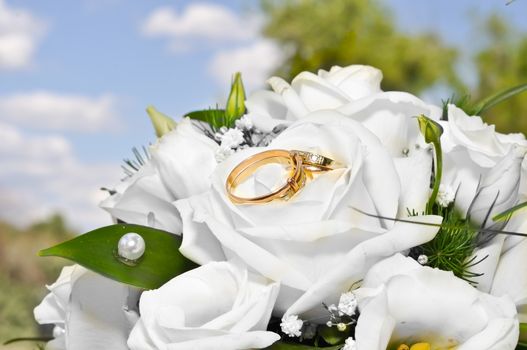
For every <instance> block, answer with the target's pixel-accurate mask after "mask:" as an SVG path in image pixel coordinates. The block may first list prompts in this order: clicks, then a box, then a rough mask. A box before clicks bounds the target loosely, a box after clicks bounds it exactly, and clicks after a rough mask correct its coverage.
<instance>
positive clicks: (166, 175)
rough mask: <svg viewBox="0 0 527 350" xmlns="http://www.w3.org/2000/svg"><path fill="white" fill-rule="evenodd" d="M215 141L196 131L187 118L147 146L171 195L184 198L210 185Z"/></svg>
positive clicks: (216, 145) (214, 158) (215, 146)
mask: <svg viewBox="0 0 527 350" xmlns="http://www.w3.org/2000/svg"><path fill="white" fill-rule="evenodd" d="M218 148H219V146H218V144H217V143H216V142H214V141H213V140H212V139H211V138H209V137H207V136H205V135H204V134H203V133H201V132H199V131H198V130H197V129H196V127H195V126H194V125H193V124H192V122H191V120H190V119H189V118H185V119H183V121H182V122H181V123H178V125H177V126H176V128H175V129H174V130H172V131H171V132H169V133H166V134H165V135H163V137H161V138H160V139H159V140H158V142H157V144H155V145H153V146H152V147H151V148H150V153H151V154H152V161H153V163H154V164H155V166H156V168H157V169H158V171H159V174H160V175H161V180H162V181H163V183H164V184H165V186H166V187H167V188H168V190H169V191H170V193H171V194H172V195H173V196H174V197H175V198H187V197H190V196H193V195H195V194H199V193H202V192H204V191H206V190H208V189H209V187H210V175H211V174H212V172H213V171H214V169H215V168H216V164H217V163H216V157H215V154H216V151H217V149H218Z"/></svg>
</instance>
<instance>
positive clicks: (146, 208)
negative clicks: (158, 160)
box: [99, 162, 181, 234]
mask: <svg viewBox="0 0 527 350" xmlns="http://www.w3.org/2000/svg"><path fill="white" fill-rule="evenodd" d="M115 191H116V192H115V193H114V194H112V195H110V196H109V197H108V198H107V199H105V200H104V201H102V202H101V203H100V204H99V206H100V207H101V208H103V209H104V210H106V211H107V212H109V213H110V214H111V215H112V216H113V217H114V218H116V219H119V220H122V221H124V222H126V223H129V224H137V225H150V226H153V227H155V228H158V229H162V230H166V231H168V232H173V233H176V234H179V233H180V232H181V219H180V218H179V215H178V214H177V212H176V211H175V210H174V207H173V205H172V204H171V202H172V201H174V200H175V197H174V196H173V195H172V194H171V193H170V192H169V191H168V190H167V188H166V187H165V185H164V184H163V182H162V180H161V177H160V175H159V173H158V172H157V170H156V169H155V167H154V166H153V165H152V163H151V162H148V163H146V164H145V165H143V166H142V167H141V168H140V169H139V170H138V171H137V173H135V174H134V175H133V176H130V177H128V178H127V179H126V180H124V181H123V182H121V183H120V184H119V185H117V186H116V188H115ZM150 213H152V215H150V217H153V219H154V222H153V223H151V222H148V221H149V219H148V217H149V214H150Z"/></svg>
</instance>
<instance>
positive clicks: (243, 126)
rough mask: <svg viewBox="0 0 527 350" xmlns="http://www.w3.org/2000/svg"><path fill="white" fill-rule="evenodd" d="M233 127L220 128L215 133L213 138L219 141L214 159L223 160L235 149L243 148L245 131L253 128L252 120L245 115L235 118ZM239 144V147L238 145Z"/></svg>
mask: <svg viewBox="0 0 527 350" xmlns="http://www.w3.org/2000/svg"><path fill="white" fill-rule="evenodd" d="M235 125H236V126H235V127H234V128H226V127H223V128H221V129H220V130H219V131H218V132H217V133H216V134H215V135H214V137H215V139H216V140H217V141H218V142H220V148H218V150H217V151H216V161H217V162H223V161H224V160H225V159H227V158H228V157H229V156H231V155H232V154H233V153H234V152H236V150H238V149H241V148H243V146H242V145H243V144H244V143H246V141H247V140H246V135H245V134H246V132H247V131H250V130H251V129H253V123H252V121H251V120H250V119H249V118H247V117H246V116H243V117H241V118H240V119H238V120H236V122H235ZM240 146H241V147H240Z"/></svg>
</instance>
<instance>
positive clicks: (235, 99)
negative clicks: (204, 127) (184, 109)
mask: <svg viewBox="0 0 527 350" xmlns="http://www.w3.org/2000/svg"><path fill="white" fill-rule="evenodd" d="M244 114H245V88H244V87H243V81H242V75H241V74H240V73H236V74H235V75H234V79H233V81H232V84H231V91H230V93H229V98H228V99H227V104H226V106H225V109H219V108H215V109H212V108H210V109H205V110H201V111H194V112H190V113H187V114H186V115H185V116H186V117H189V118H190V119H194V120H199V121H202V122H205V123H208V124H209V125H210V126H211V127H212V130H213V131H216V130H219V129H220V128H222V127H227V128H232V127H233V126H234V124H235V122H236V120H237V119H238V118H240V117H241V116H242V115H244Z"/></svg>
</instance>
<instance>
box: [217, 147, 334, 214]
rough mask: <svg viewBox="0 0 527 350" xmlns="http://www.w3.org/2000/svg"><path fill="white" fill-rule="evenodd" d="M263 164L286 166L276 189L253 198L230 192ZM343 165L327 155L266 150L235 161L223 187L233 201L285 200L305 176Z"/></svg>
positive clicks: (248, 202) (298, 187)
mask: <svg viewBox="0 0 527 350" xmlns="http://www.w3.org/2000/svg"><path fill="white" fill-rule="evenodd" d="M266 164H283V165H285V166H286V167H287V168H289V169H290V171H289V176H288V178H287V180H286V181H285V183H284V184H283V185H282V186H280V187H279V188H278V189H276V190H274V191H272V192H270V193H267V194H264V195H261V196H257V197H252V198H247V197H240V196H237V195H235V194H234V191H235V190H236V187H238V185H240V184H241V183H243V182H244V181H245V180H247V179H248V178H249V177H250V176H251V175H253V174H254V173H255V172H256V170H257V169H258V168H260V167H262V166H264V165H266ZM339 167H340V168H341V167H343V165H342V164H340V163H338V162H336V161H334V160H333V159H331V158H328V157H324V156H321V155H319V154H315V153H310V152H305V151H297V150H292V151H287V150H269V151H264V152H261V153H258V154H255V155H253V156H251V157H249V158H247V159H245V160H244V161H242V162H241V163H240V164H238V165H237V166H236V167H235V168H234V169H233V170H232V171H231V173H230V174H229V176H228V177H227V181H226V182H225V189H226V191H227V195H228V196H229V199H230V200H231V201H232V202H233V203H236V204H255V203H267V202H270V201H273V200H275V199H283V200H288V199H290V198H291V197H293V196H294V195H295V194H296V193H297V192H298V191H300V190H301V189H302V188H303V187H304V186H305V184H306V180H307V177H308V176H309V177H310V176H311V175H312V173H314V172H323V171H329V170H333V169H337V168H339Z"/></svg>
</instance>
